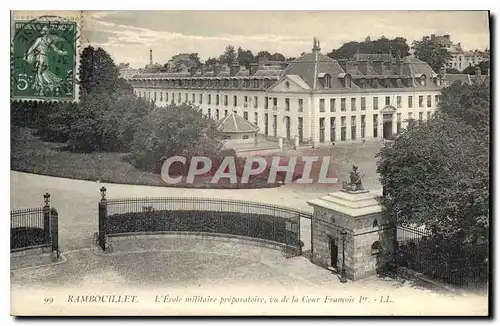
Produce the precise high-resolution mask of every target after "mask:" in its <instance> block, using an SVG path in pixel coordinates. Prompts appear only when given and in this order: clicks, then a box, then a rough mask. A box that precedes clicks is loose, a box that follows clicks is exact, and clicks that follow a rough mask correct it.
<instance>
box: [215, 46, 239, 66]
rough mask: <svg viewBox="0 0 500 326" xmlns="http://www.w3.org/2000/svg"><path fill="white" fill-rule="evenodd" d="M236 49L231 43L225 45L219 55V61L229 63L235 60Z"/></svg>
mask: <svg viewBox="0 0 500 326" xmlns="http://www.w3.org/2000/svg"><path fill="white" fill-rule="evenodd" d="M236 56H237V54H236V50H235V49H234V46H233V45H228V46H226V48H225V50H224V53H223V54H222V55H221V56H220V57H219V63H223V64H224V63H225V64H228V65H230V64H231V63H233V62H235V61H236Z"/></svg>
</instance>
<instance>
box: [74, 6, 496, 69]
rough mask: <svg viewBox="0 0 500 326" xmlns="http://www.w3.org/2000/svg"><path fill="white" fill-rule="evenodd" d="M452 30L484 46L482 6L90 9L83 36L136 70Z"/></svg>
mask: <svg viewBox="0 0 500 326" xmlns="http://www.w3.org/2000/svg"><path fill="white" fill-rule="evenodd" d="M430 34H436V35H442V34H450V35H451V40H452V41H453V42H460V43H461V45H462V48H464V49H465V50H473V49H480V50H484V49H485V48H490V44H489V38H490V35H489V21H488V13H487V12H486V11H377V12H374V11H92V12H90V11H89V12H86V13H85V22H84V25H83V30H82V40H83V43H84V45H85V44H92V45H94V46H96V47H102V48H103V49H105V50H106V51H108V52H109V53H110V54H111V56H112V57H113V59H114V60H115V63H116V64H118V63H122V62H123V63H129V64H130V66H131V67H133V68H142V67H144V66H145V65H146V64H147V63H149V49H152V50H153V61H154V62H155V63H156V62H158V63H161V64H164V63H166V62H167V61H168V60H169V59H170V58H171V57H172V56H173V55H175V54H178V53H198V54H199V56H200V58H201V60H202V61H204V60H206V59H208V57H218V56H219V55H220V54H221V53H222V52H223V51H224V48H225V46H226V45H228V44H231V45H234V46H235V47H236V48H238V47H239V46H241V47H242V48H243V49H250V50H251V51H252V52H253V53H254V54H257V52H259V51H261V50H267V51H269V52H271V53H275V52H280V53H282V54H283V55H285V57H298V56H300V54H301V53H302V52H309V51H311V48H312V44H313V37H316V38H317V39H318V40H319V41H320V45H321V48H322V52H323V53H327V52H330V51H331V50H332V49H334V48H338V47H340V46H341V45H342V44H343V43H345V42H349V41H362V40H364V39H365V38H366V37H367V36H370V38H371V39H377V38H379V37H381V36H386V37H388V38H394V37H397V36H402V37H404V38H406V39H407V40H408V44H410V45H411V42H412V41H413V40H417V39H421V38H422V37H423V36H425V35H430Z"/></svg>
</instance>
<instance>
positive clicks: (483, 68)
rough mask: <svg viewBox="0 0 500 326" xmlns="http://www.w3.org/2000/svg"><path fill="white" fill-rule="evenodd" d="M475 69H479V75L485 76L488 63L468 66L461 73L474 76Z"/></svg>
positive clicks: (488, 66) (488, 67)
mask: <svg viewBox="0 0 500 326" xmlns="http://www.w3.org/2000/svg"><path fill="white" fill-rule="evenodd" d="M477 67H479V68H480V69H481V74H487V73H488V71H489V69H490V62H489V61H483V62H480V63H479V64H478V65H475V66H469V67H467V68H465V69H464V70H463V71H462V74H468V75H475V74H476V69H477Z"/></svg>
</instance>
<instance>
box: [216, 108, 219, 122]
mask: <svg viewBox="0 0 500 326" xmlns="http://www.w3.org/2000/svg"><path fill="white" fill-rule="evenodd" d="M215 119H216V120H219V109H215Z"/></svg>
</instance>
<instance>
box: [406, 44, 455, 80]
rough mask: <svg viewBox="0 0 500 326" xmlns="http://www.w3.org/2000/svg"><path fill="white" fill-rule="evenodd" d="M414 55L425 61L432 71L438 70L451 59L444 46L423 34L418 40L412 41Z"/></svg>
mask: <svg viewBox="0 0 500 326" xmlns="http://www.w3.org/2000/svg"><path fill="white" fill-rule="evenodd" d="M412 48H413V50H414V54H415V56H416V57H417V58H418V59H420V60H422V61H425V62H427V63H428V64H429V66H431V68H432V69H433V70H434V71H439V69H441V67H444V66H445V65H446V64H447V63H448V62H449V61H450V60H451V57H452V56H451V53H450V52H448V50H447V49H446V47H445V46H444V45H442V44H441V43H439V42H438V41H436V40H433V39H431V38H430V37H429V36H424V37H423V38H422V40H420V41H413V46H412Z"/></svg>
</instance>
